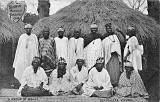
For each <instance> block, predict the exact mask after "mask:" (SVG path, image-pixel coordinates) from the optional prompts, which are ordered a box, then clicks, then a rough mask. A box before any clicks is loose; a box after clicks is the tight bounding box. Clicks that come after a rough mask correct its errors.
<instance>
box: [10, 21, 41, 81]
mask: <svg viewBox="0 0 160 102" xmlns="http://www.w3.org/2000/svg"><path fill="white" fill-rule="evenodd" d="M25 30H26V33H25V34H22V35H21V36H20V38H19V40H18V45H17V50H16V54H15V59H14V62H13V68H15V72H14V77H15V78H17V80H18V81H19V82H21V77H22V73H23V71H24V70H25V68H26V67H28V66H30V65H31V63H32V59H33V57H34V56H39V53H38V39H37V36H36V35H35V34H32V33H31V30H32V25H31V24H27V25H25Z"/></svg>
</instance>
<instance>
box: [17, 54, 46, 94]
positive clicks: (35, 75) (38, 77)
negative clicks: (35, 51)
mask: <svg viewBox="0 0 160 102" xmlns="http://www.w3.org/2000/svg"><path fill="white" fill-rule="evenodd" d="M40 65H41V59H40V58H39V57H34V58H33V61H32V65H31V66H29V67H27V68H26V69H25V71H24V73H23V75H22V81H21V86H20V87H19V90H18V92H17V95H18V96H45V95H49V91H47V89H48V86H47V83H48V78H47V75H46V73H45V71H44V69H43V68H41V67H40Z"/></svg>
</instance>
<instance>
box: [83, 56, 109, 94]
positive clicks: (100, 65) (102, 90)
mask: <svg viewBox="0 0 160 102" xmlns="http://www.w3.org/2000/svg"><path fill="white" fill-rule="evenodd" d="M82 89H83V91H84V93H83V94H82V95H86V96H92V97H111V96H112V84H111V81H110V76H109V74H108V72H107V70H106V69H105V68H104V59H103V58H102V57H100V58H98V59H97V60H96V65H95V67H93V68H92V69H91V70H90V72H89V76H88V81H87V82H86V83H85V84H84V85H83V87H82Z"/></svg>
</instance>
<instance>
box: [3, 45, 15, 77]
mask: <svg viewBox="0 0 160 102" xmlns="http://www.w3.org/2000/svg"><path fill="white" fill-rule="evenodd" d="M14 53H15V48H13V43H12V42H8V43H5V44H0V56H1V57H0V75H1V76H6V75H10V74H11V73H12V71H13V70H12V64H13V58H14V57H13V55H14Z"/></svg>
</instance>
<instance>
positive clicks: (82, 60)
mask: <svg viewBox="0 0 160 102" xmlns="http://www.w3.org/2000/svg"><path fill="white" fill-rule="evenodd" d="M77 62H83V63H84V59H82V58H78V59H77V60H76V63H77Z"/></svg>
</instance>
